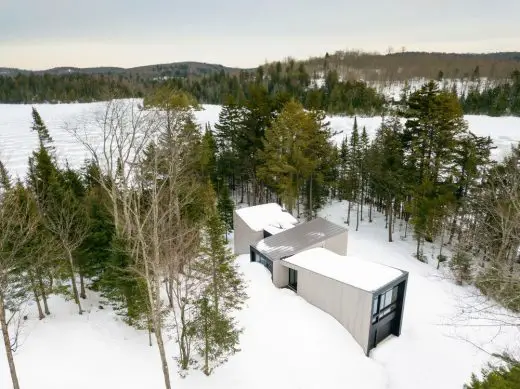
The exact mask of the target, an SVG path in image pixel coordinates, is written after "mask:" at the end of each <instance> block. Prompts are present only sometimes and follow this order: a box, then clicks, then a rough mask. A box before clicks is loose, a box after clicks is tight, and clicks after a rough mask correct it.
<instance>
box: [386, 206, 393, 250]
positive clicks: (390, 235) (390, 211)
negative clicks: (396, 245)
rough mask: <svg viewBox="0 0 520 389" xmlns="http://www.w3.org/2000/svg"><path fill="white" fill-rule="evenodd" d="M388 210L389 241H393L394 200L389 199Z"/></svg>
mask: <svg viewBox="0 0 520 389" xmlns="http://www.w3.org/2000/svg"><path fill="white" fill-rule="evenodd" d="M387 212H388V241H389V242H393V239H392V216H393V212H392V200H388V206H387Z"/></svg>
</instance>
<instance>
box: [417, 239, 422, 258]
mask: <svg viewBox="0 0 520 389" xmlns="http://www.w3.org/2000/svg"><path fill="white" fill-rule="evenodd" d="M416 256H417V259H418V260H419V261H421V262H422V258H421V237H420V236H417V251H416Z"/></svg>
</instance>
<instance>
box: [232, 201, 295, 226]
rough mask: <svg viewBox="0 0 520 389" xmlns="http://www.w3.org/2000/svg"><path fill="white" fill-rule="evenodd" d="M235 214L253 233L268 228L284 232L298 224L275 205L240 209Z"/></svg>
mask: <svg viewBox="0 0 520 389" xmlns="http://www.w3.org/2000/svg"><path fill="white" fill-rule="evenodd" d="M236 213H237V215H238V216H240V218H241V219H242V220H243V221H244V222H245V223H246V224H247V225H248V226H249V227H250V228H251V229H253V230H254V231H262V230H263V229H265V228H266V227H269V226H277V227H278V228H279V229H282V230H285V229H287V228H290V227H292V226H293V225H294V224H296V223H298V220H296V219H295V218H294V217H293V216H292V215H291V214H290V213H288V212H285V211H284V210H283V209H282V207H280V206H279V205H278V204H276V203H269V204H262V205H255V206H254V207H247V208H240V209H237V210H236Z"/></svg>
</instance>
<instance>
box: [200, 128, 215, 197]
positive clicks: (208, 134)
mask: <svg viewBox="0 0 520 389" xmlns="http://www.w3.org/2000/svg"><path fill="white" fill-rule="evenodd" d="M200 160H201V161H200V163H201V170H202V174H203V175H204V176H205V177H206V178H208V179H209V180H210V181H211V183H212V184H213V186H214V187H215V188H216V187H217V182H218V180H217V143H216V141H215V138H214V136H213V132H212V131H211V128H210V126H209V124H207V125H206V129H205V131H204V135H203V136H202V144H201V154H200Z"/></svg>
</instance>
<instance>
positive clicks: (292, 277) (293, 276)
mask: <svg viewBox="0 0 520 389" xmlns="http://www.w3.org/2000/svg"><path fill="white" fill-rule="evenodd" d="M289 288H291V289H292V290H294V291H295V292H296V291H297V290H298V271H296V270H294V269H289Z"/></svg>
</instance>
